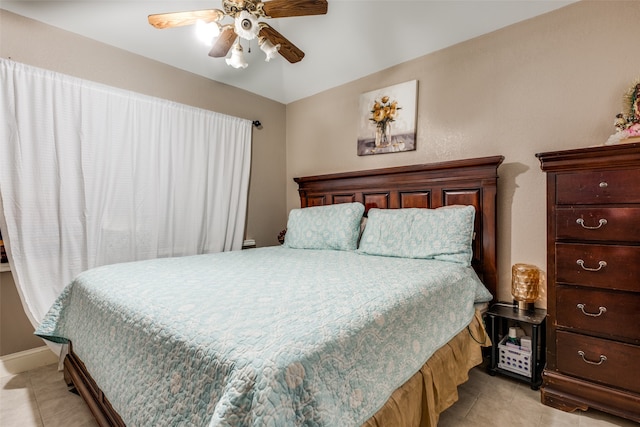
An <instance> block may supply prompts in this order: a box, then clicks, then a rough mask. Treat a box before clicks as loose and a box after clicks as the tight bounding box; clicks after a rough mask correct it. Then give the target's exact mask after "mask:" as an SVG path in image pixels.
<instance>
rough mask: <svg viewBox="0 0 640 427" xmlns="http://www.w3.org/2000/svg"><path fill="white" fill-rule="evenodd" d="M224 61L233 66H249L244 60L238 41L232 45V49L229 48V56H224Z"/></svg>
mask: <svg viewBox="0 0 640 427" xmlns="http://www.w3.org/2000/svg"><path fill="white" fill-rule="evenodd" d="M225 61H226V62H227V65H230V66H232V67H233V68H247V67H248V66H249V64H248V63H247V61H245V60H244V55H243V54H242V46H241V45H240V43H238V42H236V44H234V45H233V49H232V50H231V58H226V59H225Z"/></svg>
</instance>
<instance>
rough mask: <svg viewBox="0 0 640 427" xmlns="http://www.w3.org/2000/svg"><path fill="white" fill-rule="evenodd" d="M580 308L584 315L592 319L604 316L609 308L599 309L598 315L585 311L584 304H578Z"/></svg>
mask: <svg viewBox="0 0 640 427" xmlns="http://www.w3.org/2000/svg"><path fill="white" fill-rule="evenodd" d="M578 308H579V309H580V310H582V314H584V315H585V316H591V317H598V316H602V314H603V313H606V312H607V307H599V308H598V313H587V312H586V311H584V304H578Z"/></svg>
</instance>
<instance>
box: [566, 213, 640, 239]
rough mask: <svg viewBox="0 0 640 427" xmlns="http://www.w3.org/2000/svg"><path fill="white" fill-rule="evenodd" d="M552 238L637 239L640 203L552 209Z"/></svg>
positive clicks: (639, 231)
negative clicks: (553, 219)
mask: <svg viewBox="0 0 640 427" xmlns="http://www.w3.org/2000/svg"><path fill="white" fill-rule="evenodd" d="M556 238H557V239H559V240H563V239H564V240H591V241H616V242H640V206H639V207H616V208H591V207H578V208H576V207H571V208H558V209H556Z"/></svg>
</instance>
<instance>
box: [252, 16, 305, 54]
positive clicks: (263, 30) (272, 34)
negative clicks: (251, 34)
mask: <svg viewBox="0 0 640 427" xmlns="http://www.w3.org/2000/svg"><path fill="white" fill-rule="evenodd" d="M258 34H259V35H260V36H261V37H265V38H266V39H267V40H269V41H270V42H271V43H273V44H274V45H276V44H280V50H279V51H278V53H280V55H282V57H283V58H284V59H286V60H287V61H289V62H291V63H292V64H293V63H296V62H298V61H301V60H302V58H304V52H303V51H301V50H300V49H298V47H297V46H296V45H294V44H293V43H291V42H290V41H289V40H287V39H286V38H285V37H284V36H283V35H282V34H280V33H279V32H277V31H276V30H274V29H273V28H272V27H270V26H269V25H268V24H265V23H264V22H261V23H260V32H259V33H258Z"/></svg>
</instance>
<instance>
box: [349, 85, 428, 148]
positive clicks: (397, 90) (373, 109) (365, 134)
mask: <svg viewBox="0 0 640 427" xmlns="http://www.w3.org/2000/svg"><path fill="white" fill-rule="evenodd" d="M417 93H418V81H417V80H412V81H409V82H405V83H400V84H397V85H393V86H388V87H385V88H383V89H378V90H374V91H371V92H367V93H363V94H362V95H360V107H359V108H360V110H359V111H360V114H359V120H360V123H359V125H358V156H368V155H372V154H382V153H397V152H401V151H412V150H415V149H416V97H417Z"/></svg>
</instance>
